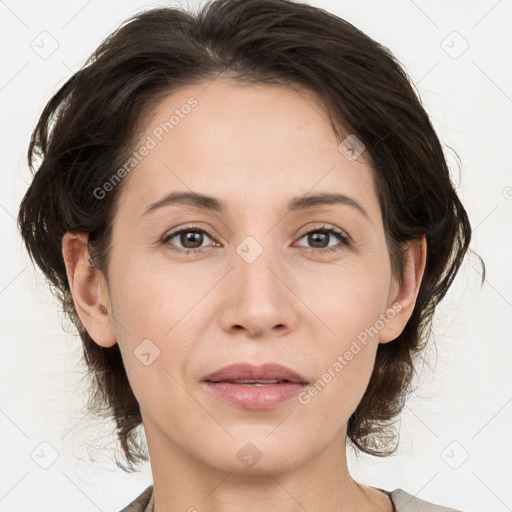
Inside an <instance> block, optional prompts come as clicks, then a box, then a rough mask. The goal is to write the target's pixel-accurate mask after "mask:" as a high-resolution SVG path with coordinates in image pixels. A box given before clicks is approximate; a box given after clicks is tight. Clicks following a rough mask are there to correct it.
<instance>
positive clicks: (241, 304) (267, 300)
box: [221, 249, 300, 338]
mask: <svg viewBox="0 0 512 512" xmlns="http://www.w3.org/2000/svg"><path fill="white" fill-rule="evenodd" d="M277 259H278V258H277V257H276V256H275V255H271V251H270V250H269V249H265V250H263V252H262V253H261V254H260V255H259V256H258V257H257V258H256V259H255V260H254V261H252V262H250V260H246V259H244V258H243V257H241V256H239V254H238V253H236V252H235V253H234V255H233V269H232V271H231V272H229V275H228V276H227V279H226V281H225V282H224V283H223V285H224V287H225V288H224V290H223V293H225V294H226V295H225V296H226V301H225V302H224V308H223V311H222V314H221V324H222V328H223V329H224V330H225V331H227V332H231V333H236V332H237V331H243V332H244V333H245V335H246V336H247V337H249V338H265V337H272V336H273V337H275V336H281V335H284V334H286V333H288V332H291V331H293V330H294V329H295V327H296V324H297V320H298V315H299V314H300V311H298V310H297V308H298V307H299V305H300V301H299V300H298V299H297V297H296V296H295V294H294V293H293V291H292V290H293V287H294V286H293V282H292V281H293V280H292V278H291V277H290V273H289V272H287V271H286V267H285V265H283V264H279V262H278V261H277Z"/></svg>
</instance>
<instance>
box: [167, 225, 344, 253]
mask: <svg viewBox="0 0 512 512" xmlns="http://www.w3.org/2000/svg"><path fill="white" fill-rule="evenodd" d="M189 231H192V232H199V233H206V234H207V235H208V237H209V238H210V239H212V240H213V239H214V237H213V235H212V234H211V233H210V232H209V231H208V230H207V229H204V228H200V227H198V226H187V227H184V228H181V229H179V230H178V231H173V232H172V233H169V234H168V235H166V236H165V237H164V239H163V240H162V243H163V244H165V245H167V246H168V247H169V248H170V249H171V250H173V251H176V252H179V253H186V254H187V255H189V254H191V253H192V254H195V253H198V252H200V251H201V249H205V247H199V248H197V249H181V248H179V247H176V246H173V245H172V244H170V243H169V240H171V239H172V238H174V237H175V236H177V235H180V234H181V233H183V232H189ZM310 233H324V234H325V233H328V234H331V235H337V236H338V237H339V238H340V241H341V245H337V246H334V247H321V248H318V247H303V246H301V247H303V248H304V249H306V250H307V251H308V252H316V253H318V252H324V253H326V252H335V251H340V250H342V249H344V248H346V247H350V245H351V244H350V238H349V236H348V235H347V234H346V233H345V232H343V231H340V230H337V229H334V228H331V227H328V226H322V227H316V228H313V229H311V230H309V231H306V232H305V233H303V234H302V235H301V236H300V238H299V240H300V239H301V238H304V237H305V236H306V235H309V234H310Z"/></svg>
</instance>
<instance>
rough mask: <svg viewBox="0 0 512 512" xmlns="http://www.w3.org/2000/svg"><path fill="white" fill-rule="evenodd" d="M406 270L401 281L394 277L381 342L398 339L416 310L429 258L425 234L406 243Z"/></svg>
mask: <svg viewBox="0 0 512 512" xmlns="http://www.w3.org/2000/svg"><path fill="white" fill-rule="evenodd" d="M405 249H406V252H405V257H406V262H405V270H404V276H403V279H402V280H401V282H398V281H397V279H396V278H394V277H392V279H391V286H390V294H389V297H388V309H387V311H386V312H385V313H384V320H385V321H384V322H383V323H384V328H383V329H382V330H381V331H380V333H379V342H380V343H388V342H390V341H393V340H394V339H396V338H397V337H398V336H399V335H400V334H401V333H402V331H403V330H404V328H405V326H406V324H407V321H408V320H409V318H410V317H411V315H412V312H413V311H414V306H415V304H416V298H417V297H418V292H419V289H420V285H421V280H422V279H423V273H424V271H425V263H426V259H427V241H426V239H425V236H423V237H422V238H421V239H419V240H411V241H409V242H406V245H405Z"/></svg>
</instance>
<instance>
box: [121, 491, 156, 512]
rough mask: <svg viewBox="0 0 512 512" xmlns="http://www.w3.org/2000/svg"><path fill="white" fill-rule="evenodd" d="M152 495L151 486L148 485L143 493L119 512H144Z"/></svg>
mask: <svg viewBox="0 0 512 512" xmlns="http://www.w3.org/2000/svg"><path fill="white" fill-rule="evenodd" d="M152 495H153V486H152V485H150V486H149V487H147V488H146V489H145V491H144V492H143V493H142V494H140V495H139V496H137V498H135V499H134V500H133V501H132V502H131V503H130V504H129V505H127V506H126V507H124V508H123V510H121V511H120V512H144V511H145V510H146V507H147V506H148V504H149V502H150V500H151V496H152Z"/></svg>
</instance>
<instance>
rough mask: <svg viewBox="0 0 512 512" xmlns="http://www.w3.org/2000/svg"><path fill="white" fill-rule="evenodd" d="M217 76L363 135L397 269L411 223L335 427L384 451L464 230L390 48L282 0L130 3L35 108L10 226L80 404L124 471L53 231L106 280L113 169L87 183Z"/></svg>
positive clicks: (120, 385) (104, 374)
mask: <svg viewBox="0 0 512 512" xmlns="http://www.w3.org/2000/svg"><path fill="white" fill-rule="evenodd" d="M221 73H223V74H225V75H226V76H229V77H230V78H232V79H234V80H237V81H238V82H240V83H262V84H272V83H276V84H284V85H286V86H289V87H297V86H298V87H302V88H305V89H306V90H309V91H312V92H313V93H314V94H315V95H316V97H317V98H319V99H320V100H321V101H322V103H323V105H324V106H325V107H326V111H327V112H328V113H329V116H330V122H331V125H332V127H333V130H334V132H335V133H336V136H337V137H338V140H340V141H341V140H342V139H343V137H345V136H346V135H348V134H356V136H357V138H358V139H359V140H360V141H362V142H363V143H364V145H365V146H366V154H367V155H368V156H369V158H370V160H371V164H372V168H373V170H374V180H375V186H376V190H377V193H378V196H379V200H380V204H381V208H382V215H383V219H384V227H385V232H386V238H387V242H388V249H389V254H390V260H391V263H392V268H393V272H394V274H395V275H396V276H397V277H398V278H400V277H401V275H402V271H403V265H404V259H403V247H404V244H406V243H407V242H408V241H410V240H414V239H418V238H420V237H421V236H422V235H425V236H426V239H427V261H426V269H425V273H424V277H423V281H422V284H421V288H420V291H419V295H418V298H417V302H416V305H415V308H414V311H413V313H412V316H411V318H410V320H409V321H408V323H407V325H406V327H405V329H404V331H403V332H402V333H401V334H400V336H398V338H397V339H396V340H394V341H393V342H391V343H387V344H380V345H379V347H378V351H377V356H376V362H375V368H374V370H373V374H372V376H371V379H370V383H369V386H368V388H367V390H366V392H365V394H364V396H363V398H362V400H361V402H360V404H359V405H358V407H357V409H356V411H355V412H354V413H353V415H352V416H351V417H350V419H349V421H348V426H347V436H348V439H349V440H350V441H351V442H352V443H353V445H354V446H355V447H356V448H358V449H360V450H362V451H364V452H366V453H370V454H373V455H378V456H385V455H389V454H391V453H393V452H394V451H395V450H396V443H394V441H395V440H396V439H397V435H396V433H395V423H396V421H395V420H396V418H397V416H398V414H399V413H400V412H401V410H402V408H403V406H404V403H405V400H406V397H407V396H408V394H409V393H410V392H411V381H412V375H413V363H414V361H415V356H416V355H417V354H418V353H419V352H420V351H421V350H422V349H423V348H424V346H425V344H426V342H427V339H428V338H429V334H430V329H431V324H432V318H433V314H434V311H435V308H436V306H437V305H438V303H439V302H440V300H441V299H442V298H443V297H444V295H445V294H446V292H447V290H448V288H449V286H450V285H451V283H452V281H453V279H454V277H455V275H456V273H457V271H458V269H459V267H460V265H461V263H462V260H463V257H464V255H465V253H466V251H467V249H468V246H469V242H470V237H471V228H470V224H469V220H468V216H467V214H466V211H465V210H464V208H463V206H462V204H461V203H460V201H459V198H458V197H457V194H456V192H455V190H454V187H453V184H452V182H451V179H450V174H449V169H448V166H447V163H446V160H445V156H444V154H443V150H442V147H441V145H440V142H439V140H438V138H437V136H436V133H435V131H434V129H433V127H432V125H431V123H430V120H429V117H428V115H427V113H426V112H425V110H424V109H423V107H422V105H421V102H420V100H419V98H418V96H417V94H416V93H415V91H414V89H413V86H412V85H411V81H410V79H409V78H408V76H407V75H406V73H405V72H404V70H403V69H402V67H401V65H400V64H399V62H398V61H397V60H396V59H395V57H394V56H393V55H392V54H391V52H390V51H389V50H388V49H387V48H385V47H384V46H382V45H380V44H379V43H377V42H375V41H374V40H372V39H371V38H369V37H368V36H366V35H365V34H364V33H363V32H361V31H359V30H358V29H356V28H355V27H354V26H352V25H351V24H350V23H348V22H346V21H344V20H342V19H340V18H338V17H336V16H334V15H333V14H330V13H328V12H326V11H324V10H322V9H319V8H316V7H313V6H309V5H307V4H301V3H295V2H292V1H288V0H216V1H212V2H209V3H208V4H207V5H205V6H204V7H203V8H202V9H201V10H199V12H197V13H195V14H194V13H189V12H185V11H182V10H178V9H174V8H157V9H153V10H149V11H146V12H143V13H140V14H138V15H136V16H135V17H133V18H132V19H130V20H128V21H127V22H125V23H124V24H123V25H122V26H121V27H120V28H119V29H118V30H116V31H115V32H114V33H113V34H111V35H110V36H109V37H108V38H107V39H106V40H105V41H104V42H103V43H102V44H101V45H100V46H99V48H98V49H97V50H96V52H95V53H94V54H93V55H92V56H91V58H90V59H89V60H88V61H87V63H86V64H85V65H84V67H83V68H82V69H81V70H80V71H78V72H77V73H75V74H74V75H73V76H72V77H71V78H70V79H69V80H68V81H67V82H66V83H65V84H64V85H63V86H62V87H61V88H60V89H59V91H58V92H57V93H56V94H55V95H54V96H53V97H52V98H51V100H50V101H49V102H48V104H47V105H46V107H45V109H44V111H43V113H42V115H41V117H40V119H39V122H38V124H37V126H36V128H35V130H34V132H33V134H32V138H31V141H30V147H29V151H28V160H29V166H30V168H31V169H32V171H33V172H34V173H35V174H34V178H33V182H32V184H31V186H30V188H29V189H28V191H27V193H26V195H25V197H24V198H23V201H22V203H21V206H20V211H19V217H18V222H19V228H20V231H21V234H22V236H23V238H24V241H25V244H26V246H27V249H28V251H29V253H30V256H31V258H32V259H33V261H34V262H35V263H36V264H37V265H38V266H39V267H40V268H41V269H42V271H43V272H44V274H45V275H46V277H47V278H48V280H49V283H50V286H51V288H52V290H53V291H54V292H55V293H56V294H57V296H58V297H59V299H60V300H61V301H62V304H63V308H64V311H65V312H66V313H67V315H69V318H70V319H71V320H72V322H73V323H74V325H75V326H76V328H77V329H78V332H79V334H80V337H81V339H82V342H83V349H84V357H85V362H86V364H87V366H88V368H89V375H90V376H91V378H92V380H93V383H94V384H93V386H91V394H90V399H89V409H90V411H92V412H98V411H99V410H100V409H101V408H103V409H106V410H107V411H108V412H109V413H110V414H111V415H112V417H113V418H114V420H115V422H116V425H117V435H118V438H119V440H120V443H121V447H122V450H123V453H124V456H125V458H126V462H127V463H128V464H127V466H125V465H124V464H123V463H121V462H120V461H117V463H118V465H119V466H120V467H122V468H123V469H125V470H126V471H130V470H133V464H134V463H136V462H138V461H140V460H147V455H146V453H145V450H143V449H142V446H141V444H140V442H139V441H138V439H137V436H136V427H138V426H139V425H140V424H141V421H142V420H141V414H140V410H139V405H138V403H137V400H136V399H135V396H134V394H133V392H132V390H131V388H130V385H129V382H128V379H127V376H126V372H125V369H124V366H123V362H122V358H121V353H120V351H119V347H118V345H117V344H116V345H114V346H113V347H111V348H103V347H101V346H99V345H97V344H96V343H95V342H94V341H93V340H92V339H91V337H90V336H89V334H88V333H87V331H86V330H85V329H84V327H83V325H82V324H81V322H80V319H79V317H78V315H77V313H76V310H75V307H74V304H73V298H72V296H71V293H70V289H69V285H68V282H67V279H66V269H65V265H64V261H63V257H62V253H61V242H62V237H63V235H64V233H66V232H67V231H81V232H83V233H86V234H88V236H89V250H90V253H91V258H92V262H93V263H94V264H95V266H96V267H97V268H99V269H100V270H101V271H102V272H103V273H104V275H105V276H107V279H108V273H107V269H108V255H109V249H110V244H111V228H112V223H113V219H114V216H115V210H116V205H117V204H118V199H119V195H120V193H121V192H122V189H123V183H124V182H126V180H124V182H121V183H120V184H119V186H117V187H115V188H114V189H113V190H112V191H110V192H109V193H108V194H106V195H105V197H102V198H98V197H97V194H95V193H94V191H95V190H97V189H98V187H102V186H103V185H104V184H105V183H106V182H107V181H108V180H109V179H110V178H111V176H112V175H113V174H114V172H115V171H116V169H119V168H120V166H121V165H122V164H123V162H125V161H126V159H127V157H128V156H129V154H130V152H131V151H133V144H134V143H135V141H136V137H137V134H138V131H139V130H140V127H141V126H142V124H143V123H144V121H145V119H146V118H147V115H148V114H149V113H150V112H151V109H152V108H154V107H155V106H156V105H157V104H158V102H159V101H160V100H161V99H163V98H164V97H165V96H166V95H168V94H170V93H171V92H173V91H175V90H176V89H178V88H180V87H184V86H186V85H189V84H193V83H199V82H204V81H207V80H213V79H214V78H215V77H216V76H218V75H219V74H221ZM36 160H39V162H38V169H37V170H36V169H35V167H36V165H35V162H36ZM135 172H136V171H135ZM393 444H395V446H393Z"/></svg>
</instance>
